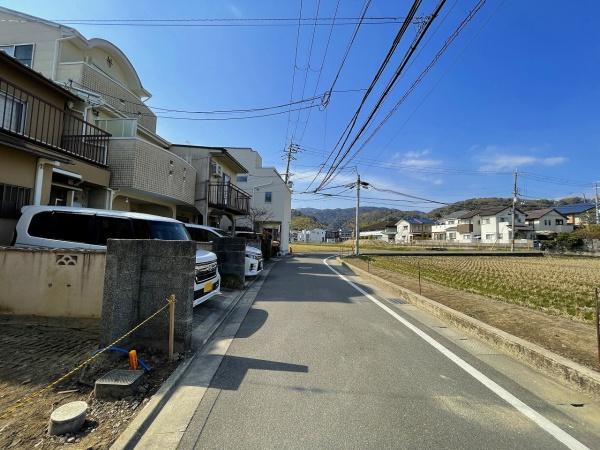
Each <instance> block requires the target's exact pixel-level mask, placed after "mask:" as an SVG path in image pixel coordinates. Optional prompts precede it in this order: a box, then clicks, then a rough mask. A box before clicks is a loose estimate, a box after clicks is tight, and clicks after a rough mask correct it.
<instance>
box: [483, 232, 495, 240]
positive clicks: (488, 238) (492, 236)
mask: <svg viewBox="0 0 600 450" xmlns="http://www.w3.org/2000/svg"><path fill="white" fill-rule="evenodd" d="M494 237H495V235H494V234H493V233H488V234H486V235H485V240H486V241H493V240H494Z"/></svg>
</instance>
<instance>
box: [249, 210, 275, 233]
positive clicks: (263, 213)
mask: <svg viewBox="0 0 600 450" xmlns="http://www.w3.org/2000/svg"><path fill="white" fill-rule="evenodd" d="M246 217H247V218H248V220H249V221H250V223H252V229H253V230H254V231H255V232H257V231H258V224H260V223H261V222H267V221H268V220H270V219H272V218H273V213H272V212H271V211H270V210H269V209H267V208H250V210H249V211H248V214H247V215H246Z"/></svg>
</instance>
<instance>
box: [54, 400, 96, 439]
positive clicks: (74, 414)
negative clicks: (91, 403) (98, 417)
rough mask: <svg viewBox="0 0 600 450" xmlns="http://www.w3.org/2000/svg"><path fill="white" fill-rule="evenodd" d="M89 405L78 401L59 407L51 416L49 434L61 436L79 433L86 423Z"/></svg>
mask: <svg viewBox="0 0 600 450" xmlns="http://www.w3.org/2000/svg"><path fill="white" fill-rule="evenodd" d="M87 409H88V404H87V403H86V402H82V401H77V402H69V403H67V404H65V405H62V406H59V407H58V408H56V409H55V410H54V411H52V414H50V423H49V424H48V434H53V435H59V434H65V433H75V432H77V431H79V429H80V428H81V427H82V425H83V423H84V422H85V414H86V413H87Z"/></svg>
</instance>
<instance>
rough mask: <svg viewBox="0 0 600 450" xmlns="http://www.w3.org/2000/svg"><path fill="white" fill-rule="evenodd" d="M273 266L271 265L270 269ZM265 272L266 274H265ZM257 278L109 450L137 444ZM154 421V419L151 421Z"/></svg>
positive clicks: (239, 295)
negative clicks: (148, 422) (147, 422)
mask: <svg viewBox="0 0 600 450" xmlns="http://www.w3.org/2000/svg"><path fill="white" fill-rule="evenodd" d="M272 266H273V264H272V265H271V267H272ZM265 272H266V273H265ZM270 272H271V268H269V269H268V270H263V276H262V277H261V278H264V277H267V276H268V275H269V273H270ZM257 280H258V278H257V277H256V278H254V280H252V281H251V282H250V283H248V284H246V286H245V287H244V290H243V291H241V292H240V293H239V294H238V296H237V298H236V299H235V300H233V301H232V302H231V304H230V305H229V307H228V308H227V311H226V312H225V313H224V314H223V316H222V317H221V319H220V320H218V321H217V322H216V323H215V324H214V325H213V326H212V327H211V329H210V331H209V332H208V333H207V334H206V337H205V338H204V339H203V340H202V344H201V345H200V346H199V347H198V348H197V349H195V350H194V354H193V355H192V356H191V357H189V358H187V359H186V360H184V361H183V362H182V363H181V364H179V366H177V368H176V369H175V370H174V371H173V372H172V373H171V375H169V377H168V378H167V379H166V380H165V381H164V382H163V384H162V385H161V386H160V388H158V390H157V391H156V392H155V393H154V394H153V395H152V396H151V397H150V400H149V401H148V403H146V405H145V406H144V407H143V408H142V410H141V411H140V412H139V413H138V414H137V415H136V416H135V417H134V418H133V420H132V421H131V422H130V423H129V425H128V426H127V428H125V430H123V432H122V433H121V434H120V435H119V436H118V437H117V439H116V440H115V441H114V442H113V443H112V444H111V446H110V450H126V449H132V448H134V447H135V446H136V444H137V442H138V441H139V439H140V438H141V436H142V435H143V434H144V432H145V431H146V429H147V428H148V427H149V425H146V421H148V420H149V419H150V418H151V417H152V416H155V415H158V413H159V412H160V410H161V409H162V407H163V406H164V405H165V403H166V402H167V400H168V398H169V397H170V394H171V393H172V392H173V390H174V388H175V386H176V385H177V383H178V382H179V380H180V379H181V377H182V376H183V375H184V374H185V373H186V371H187V369H188V368H189V366H190V365H191V364H192V362H194V361H195V360H196V358H197V357H198V355H200V354H201V353H202V349H203V348H204V347H205V345H206V343H207V342H208V341H210V340H211V339H212V338H213V336H214V335H215V333H216V332H217V330H218V329H219V328H220V327H221V325H223V323H225V321H226V320H227V319H228V318H229V317H230V316H231V315H232V313H233V311H234V310H235V309H236V307H237V305H238V304H239V303H240V301H241V300H242V298H243V297H244V296H245V295H246V294H247V293H248V292H249V290H250V288H251V287H252V286H253V285H254V284H255V283H256V281H257ZM152 420H154V419H152Z"/></svg>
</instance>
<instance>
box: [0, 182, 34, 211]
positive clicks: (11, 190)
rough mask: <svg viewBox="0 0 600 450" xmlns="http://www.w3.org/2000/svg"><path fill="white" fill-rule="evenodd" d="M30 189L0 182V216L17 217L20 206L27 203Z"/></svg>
mask: <svg viewBox="0 0 600 450" xmlns="http://www.w3.org/2000/svg"><path fill="white" fill-rule="evenodd" d="M30 196H31V189H29V188H24V187H20V186H12V185H10V184H1V183H0V218H2V219H18V218H19V216H20V215H21V208H22V207H23V206H25V205H27V204H29V197H30Z"/></svg>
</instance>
